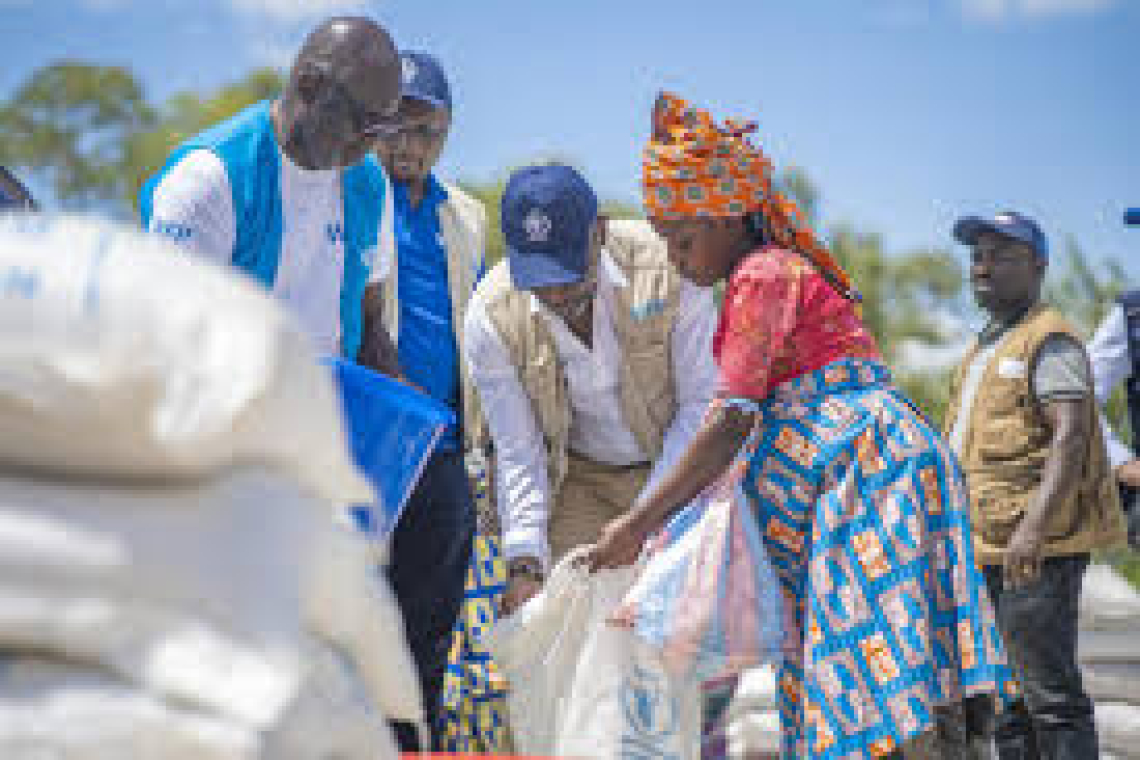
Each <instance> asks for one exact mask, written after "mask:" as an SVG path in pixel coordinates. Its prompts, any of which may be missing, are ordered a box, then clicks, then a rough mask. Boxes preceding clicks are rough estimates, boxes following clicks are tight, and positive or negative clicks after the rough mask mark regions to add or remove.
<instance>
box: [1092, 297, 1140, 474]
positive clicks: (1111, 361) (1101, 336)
mask: <svg viewBox="0 0 1140 760" xmlns="http://www.w3.org/2000/svg"><path fill="white" fill-rule="evenodd" d="M1087 349H1088V352H1089V360H1090V362H1091V363H1092V373H1093V388H1094V389H1095V391H1096V398H1097V401H1099V402H1100V403H1101V404H1103V403H1104V402H1105V401H1107V400H1108V397H1109V396H1111V395H1112V391H1113V389H1114V388H1116V386H1117V385H1118V384H1119V383H1120V382H1122V381H1123V380H1124V379H1125V378H1127V377H1128V376H1130V375H1131V374H1132V357H1131V356H1130V355H1129V353H1128V320H1127V319H1125V317H1124V307H1123V306H1121V305H1120V304H1116V305H1115V306H1113V307H1112V311H1110V312H1109V313H1108V317H1106V318H1105V320H1104V322H1102V323H1101V325H1100V328H1098V329H1097V331H1096V335H1094V336H1093V338H1092V340H1091V341H1089V343H1088V346H1087ZM1100 422H1101V428H1102V429H1103V431H1104V441H1105V445H1106V446H1107V447H1108V459H1109V462H1110V463H1111V464H1112V467H1113V469H1115V468H1117V467H1119V466H1120V465H1122V464H1124V463H1125V462H1130V461H1132V460H1133V459H1134V458H1135V456H1136V455H1135V454H1134V453H1133V452H1132V450H1131V449H1129V448H1128V447H1127V446H1125V445H1124V442H1123V441H1121V440H1120V438H1118V437H1117V435H1116V432H1115V431H1114V430H1113V429H1112V428H1111V427H1110V426H1109V424H1108V422H1107V421H1106V420H1105V419H1104V415H1103V414H1102V415H1101V416H1100Z"/></svg>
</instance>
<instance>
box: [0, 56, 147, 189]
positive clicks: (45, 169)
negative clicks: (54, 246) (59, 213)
mask: <svg viewBox="0 0 1140 760" xmlns="http://www.w3.org/2000/svg"><path fill="white" fill-rule="evenodd" d="M155 120H156V114H155V112H154V109H153V108H151V107H150V105H148V104H147V102H146V99H145V97H144V96H143V91H142V87H141V86H140V85H139V83H138V81H137V80H136V79H135V78H134V76H133V75H132V74H131V73H130V72H129V71H127V70H126V69H123V68H120V67H117V66H95V65H90V64H84V63H76V62H62V63H56V64H52V65H50V66H47V67H45V68H42V69H39V70H38V71H36V72H35V73H33V74H32V75H31V76H30V77H29V78H28V79H27V81H25V82H24V84H23V85H21V86H20V87H19V88H18V89H17V90H16V93H15V95H13V97H12V98H11V99H10V100H9V101H8V102H7V103H5V104H3V105H2V106H0V132H2V133H3V134H4V136H5V138H4V140H3V142H0V163H4V164H6V165H8V166H16V167H26V168H28V169H31V170H33V171H35V172H38V173H42V174H43V175H44V176H45V177H46V178H47V179H48V181H49V182H50V183H51V185H52V187H53V189H54V192H55V195H56V197H57V198H58V200H59V202H60V203H62V204H63V205H65V206H69V207H78V206H91V205H102V204H104V203H107V202H110V203H112V204H113V203H114V200H115V199H117V198H121V197H123V196H124V195H125V194H126V192H127V190H126V188H127V187H128V181H127V179H126V176H127V175H126V174H125V173H124V169H125V168H126V163H127V154H128V149H127V145H128V144H129V142H130V140H131V139H132V137H133V136H134V135H135V134H137V133H139V132H140V131H144V130H146V129H149V128H150V127H151V126H152V125H153V124H154V123H155Z"/></svg>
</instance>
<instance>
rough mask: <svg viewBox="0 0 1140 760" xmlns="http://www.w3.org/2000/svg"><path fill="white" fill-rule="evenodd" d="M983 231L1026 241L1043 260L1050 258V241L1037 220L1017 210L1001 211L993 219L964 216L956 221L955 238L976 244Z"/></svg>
mask: <svg viewBox="0 0 1140 760" xmlns="http://www.w3.org/2000/svg"><path fill="white" fill-rule="evenodd" d="M983 232H994V233H997V234H998V235H1002V236H1004V237H1007V238H1013V239H1014V240H1020V241H1021V242H1022V243H1026V244H1027V245H1028V246H1029V247H1030V249H1032V250H1033V252H1034V253H1035V254H1037V257H1038V258H1039V259H1041V260H1042V261H1048V260H1049V241H1048V240H1046V239H1045V233H1044V232H1042V231H1041V228H1040V227H1038V226H1037V222H1035V221H1033V220H1032V219H1030V218H1029V217H1027V216H1025V215H1023V214H1019V213H1017V212H1016V211H1001V212H999V213H997V214H994V217H993V218H992V219H983V218H982V217H980V216H964V217H962V218H961V219H959V220H958V221H957V222H955V223H954V239H955V240H957V241H958V242H959V243H962V244H964V245H974V243H976V242H977V241H978V236H979V235H981V234H982V233H983Z"/></svg>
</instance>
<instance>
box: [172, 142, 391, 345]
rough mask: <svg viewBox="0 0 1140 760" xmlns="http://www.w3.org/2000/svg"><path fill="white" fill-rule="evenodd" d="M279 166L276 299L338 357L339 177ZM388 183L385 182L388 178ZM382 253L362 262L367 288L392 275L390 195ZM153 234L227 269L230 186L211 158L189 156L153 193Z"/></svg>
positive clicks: (198, 153) (287, 163) (205, 153)
mask: <svg viewBox="0 0 1140 760" xmlns="http://www.w3.org/2000/svg"><path fill="white" fill-rule="evenodd" d="M278 156H279V158H280V166H281V177H280V188H281V215H282V229H281V258H280V260H279V261H278V264H277V277H276V279H275V280H274V283H273V292H274V293H275V294H276V295H277V296H278V297H279V298H280V299H281V300H282V301H283V302H284V303H285V305H286V308H287V309H288V310H289V312H290V313H291V314H292V315H293V317H294V318H295V319H296V320H297V321H298V323H299V324H300V326H301V328H302V329H303V330H304V331H305V332H307V333H308V334H309V335H310V336H311V337H312V339H313V341H314V342H315V344H316V348H317V351H319V352H320V353H323V354H330V355H334V354H338V353H339V352H340V331H341V325H340V290H341V283H342V281H343V278H344V204H343V202H342V199H341V181H340V171H339V170H336V169H328V170H315V171H311V170H307V169H302V168H301V167H300V166H297V165H296V164H295V163H293V162H292V161H291V160H290V159H289V157H288V156H286V155H285V154H284V153H281V152H280V151H278ZM385 182H387V177H385ZM384 206H385V207H384V211H383V214H382V216H381V218H380V230H379V234H378V237H377V241H378V244H377V247H376V248H375V249H373V250H371V251H370V252H368V253H366V255H365V263H366V264H367V265H368V266H369V268H370V272H369V282H370V283H371V282H378V281H380V280H383V279H384V278H385V277H386V276H387V275H388V271H389V268H390V267H391V264H392V260H393V255H394V254H393V251H394V248H395V238H394V235H393V230H392V216H393V214H392V193H391V187H390V185H389V186H388V188H387V192H385V203H384ZM150 229H151V230H152V231H154V232H159V233H162V234H165V235H166V236H167V237H169V238H171V239H173V240H174V241H176V242H178V243H180V244H182V245H184V246H186V247H187V248H189V249H191V250H193V251H194V252H196V253H197V254H199V255H201V256H204V257H206V258H209V259H212V260H214V261H218V262H220V263H223V264H229V263H230V259H231V257H232V255H233V246H234V240H235V238H236V234H237V233H236V226H235V221H234V207H233V196H232V194H231V191H230V183H229V178H228V177H227V176H226V169H225V165H224V164H222V161H221V159H220V158H219V157H218V156H217V155H216V154H215V153H214V152H213V151H209V150H204V149H203V150H195V151H191V152H190V153H188V154H186V156H185V157H183V159H182V160H181V161H179V162H178V164H176V165H175V166H174V167H172V168H171V169H170V171H169V172H168V173H167V174H166V176H165V177H163V179H162V181H161V182H160V183H159V185H158V187H157V188H155V192H154V211H153V213H152V215H151V222H150Z"/></svg>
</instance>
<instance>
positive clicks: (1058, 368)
mask: <svg viewBox="0 0 1140 760" xmlns="http://www.w3.org/2000/svg"><path fill="white" fill-rule="evenodd" d="M954 238H955V239H956V240H957V241H958V242H960V243H963V244H964V245H967V246H969V247H970V249H971V260H970V283H971V285H972V287H973V291H974V298H975V300H976V301H977V303H978V305H979V306H981V307H982V309H983V310H985V311H986V312H987V313H988V315H989V322H988V324H987V325H986V326H985V328H984V329H983V330H982V332H981V333H980V334H979V336H978V339H977V342H976V343H975V345H974V347H973V349H972V350H971V351H970V353H969V354H968V355H967V357H966V359H965V360H964V361H963V363H962V364H961V366H960V367H959V368H958V370H957V372H956V373H955V375H954V380H953V383H952V389H951V401H950V405H949V407H948V411H947V418H946V434H947V437H948V439H949V441H950V445H951V447H952V448H953V449H954V451H955V453H956V454H957V455H958V457H959V460H960V461H961V464H962V469H963V470H964V472H965V475H966V483H967V486H968V487H969V490H970V501H971V504H972V514H971V523H972V529H973V537H974V547H975V555H976V557H977V559H978V562H979V563H981V564H982V565H983V569H984V572H985V577H986V582H987V586H988V587H989V592H990V596H991V598H992V599H993V602H994V607H995V611H996V613H997V618H998V625H999V628H1000V629H1001V633H1002V637H1003V638H1004V639H1005V644H1006V647H1007V651H1008V652H1009V654H1010V662H1011V664H1012V666H1013V668H1014V671H1015V674H1016V675H1017V680H1018V684H1019V686H1020V696H1019V701H1018V702H1017V704H1016V705H1015V706H1014V707H1013V708H1012V709H1010V710H1005V711H1003V712H1001V713H999V714H998V715H997V717H996V725H995V732H994V738H995V743H996V746H997V749H998V757H999V758H1002V760H1013V758H1031V757H1043V758H1069V757H1073V758H1076V757H1082V758H1083V757H1088V758H1093V757H1099V752H1098V749H1097V736H1096V726H1095V724H1094V722H1093V704H1092V700H1091V699H1090V698H1089V696H1088V694H1087V693H1086V691H1085V689H1084V685H1083V683H1082V679H1081V672H1080V669H1079V668H1078V666H1077V618H1078V614H1077V613H1078V602H1079V599H1080V590H1081V582H1082V580H1083V578H1084V573H1085V570H1086V568H1087V567H1088V563H1089V557H1090V553H1091V552H1093V551H1095V550H1097V549H1102V548H1110V547H1113V546H1118V545H1121V544H1122V543H1123V540H1124V535H1125V531H1124V520H1123V515H1122V513H1121V510H1120V504H1119V500H1118V497H1117V493H1116V487H1115V485H1114V483H1113V479H1112V473H1111V470H1110V467H1109V461H1108V456H1107V453H1106V450H1105V442H1104V438H1103V435H1102V432H1101V427H1100V424H1099V421H1098V416H1097V408H1096V403H1095V397H1094V393H1093V381H1092V376H1091V372H1090V369H1089V362H1088V357H1087V355H1086V354H1085V350H1084V346H1083V345H1082V343H1081V340H1080V336H1079V333H1078V332H1077V330H1076V329H1075V328H1074V327H1073V326H1072V325H1070V324H1069V322H1068V321H1067V320H1066V319H1065V318H1064V317H1062V316H1061V315H1060V314H1059V313H1058V312H1057V311H1056V310H1055V309H1053V308H1051V307H1049V306H1046V305H1044V304H1042V303H1041V300H1040V298H1041V286H1042V281H1043V279H1044V276H1045V271H1046V268H1047V265H1048V261H1049V247H1048V243H1047V241H1046V238H1045V235H1044V233H1042V231H1041V228H1040V227H1039V226H1038V225H1037V223H1036V222H1034V221H1033V220H1032V219H1030V218H1029V217H1027V216H1025V215H1023V214H1019V213H1016V212H1013V211H1006V212H1002V213H999V214H996V215H995V216H993V217H992V218H981V217H976V216H968V217H965V218H963V219H960V220H959V221H958V222H957V223H956V224H955V225H954Z"/></svg>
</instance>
